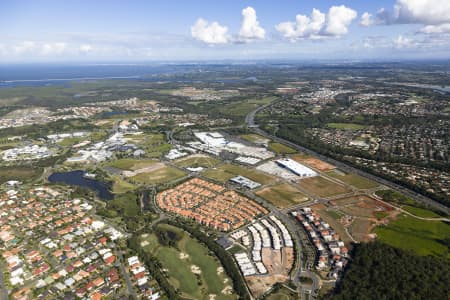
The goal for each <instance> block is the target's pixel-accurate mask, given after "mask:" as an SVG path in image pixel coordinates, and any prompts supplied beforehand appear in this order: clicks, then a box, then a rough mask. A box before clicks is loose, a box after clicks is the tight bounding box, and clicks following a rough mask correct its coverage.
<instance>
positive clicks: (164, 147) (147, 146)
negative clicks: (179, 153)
mask: <svg viewBox="0 0 450 300" xmlns="http://www.w3.org/2000/svg"><path fill="white" fill-rule="evenodd" d="M131 140H132V141H133V142H135V143H136V144H137V145H138V146H139V147H141V148H142V149H143V150H144V151H145V152H146V156H147V157H150V158H159V157H161V156H162V155H163V154H165V153H167V152H169V150H170V149H171V148H172V145H170V144H169V143H167V142H166V137H165V135H164V134H162V133H154V134H145V135H136V136H133V137H132V138H131Z"/></svg>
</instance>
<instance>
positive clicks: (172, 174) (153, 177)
mask: <svg viewBox="0 0 450 300" xmlns="http://www.w3.org/2000/svg"><path fill="white" fill-rule="evenodd" d="M185 175H186V173H185V172H183V171H181V170H178V169H176V168H174V167H164V168H161V169H158V170H156V171H152V172H148V173H140V174H137V175H135V176H133V177H130V181H131V182H132V183H133V182H136V183H140V184H161V183H166V182H171V181H173V180H176V179H180V178H182V177H183V176H185Z"/></svg>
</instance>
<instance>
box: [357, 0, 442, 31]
mask: <svg viewBox="0 0 450 300" xmlns="http://www.w3.org/2000/svg"><path fill="white" fill-rule="evenodd" d="M369 16H370V14H368V13H367V15H366V13H365V14H363V17H362V18H361V25H365V24H367V25H366V26H370V25H393V24H422V25H424V27H423V28H422V29H421V30H420V31H419V32H421V33H442V32H448V26H450V25H449V24H450V1H448V0H397V1H396V2H395V4H394V7H393V8H392V9H390V10H389V9H386V8H381V9H380V10H378V12H377V13H376V15H375V17H373V18H372V17H369ZM364 23H365V24H364Z"/></svg>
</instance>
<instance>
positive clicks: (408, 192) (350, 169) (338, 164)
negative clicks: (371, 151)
mask: <svg viewBox="0 0 450 300" xmlns="http://www.w3.org/2000/svg"><path fill="white" fill-rule="evenodd" d="M273 103H276V102H271V103H269V104H266V105H263V106H260V107H258V108H257V109H255V110H253V111H252V112H250V113H249V114H248V115H247V116H246V117H245V123H246V124H247V126H248V127H249V128H251V129H252V130H253V131H254V132H256V133H257V134H259V135H262V136H264V137H266V138H269V139H271V140H273V141H275V142H278V143H282V144H286V145H288V146H289V147H292V148H294V149H296V150H298V151H301V152H304V153H306V154H309V155H312V156H315V157H317V158H319V159H321V160H323V161H325V162H328V163H330V164H332V165H335V166H336V167H338V168H340V169H341V170H343V171H345V172H349V173H355V174H358V175H360V176H362V177H366V178H368V179H370V180H373V181H376V182H378V183H380V184H382V185H385V186H387V187H389V188H391V189H393V190H397V191H399V192H401V193H402V194H404V195H406V196H408V197H410V198H412V199H414V200H416V201H418V202H421V203H423V204H425V205H428V206H430V207H432V208H435V209H438V210H440V211H443V212H445V213H447V214H450V208H449V207H447V206H445V205H443V204H441V203H438V202H436V201H434V200H432V199H430V198H428V197H425V196H424V195H421V194H419V193H416V192H414V191H412V190H410V189H408V188H405V187H403V186H401V185H399V184H396V183H393V182H391V181H388V180H386V179H384V178H381V177H379V176H376V175H373V174H370V173H368V172H365V171H362V170H360V169H357V168H355V167H352V166H350V165H348V164H346V163H343V162H341V161H338V160H335V159H333V158H330V157H327V156H324V155H322V154H319V153H317V152H315V151H313V150H311V149H308V148H305V147H303V146H299V145H297V144H295V143H292V142H290V141H288V140H285V139H283V138H280V137H276V136H273V135H271V134H269V133H267V132H265V131H264V130H261V129H260V128H259V127H258V125H257V124H255V115H256V114H257V113H258V112H259V111H261V110H263V109H264V108H266V107H269V106H270V105H272V104H273Z"/></svg>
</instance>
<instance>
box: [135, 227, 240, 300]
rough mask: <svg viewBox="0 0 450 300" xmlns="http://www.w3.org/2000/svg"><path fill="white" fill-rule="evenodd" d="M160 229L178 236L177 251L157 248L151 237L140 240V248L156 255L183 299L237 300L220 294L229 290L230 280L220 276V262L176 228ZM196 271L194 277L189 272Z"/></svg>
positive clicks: (147, 236)
mask: <svg viewBox="0 0 450 300" xmlns="http://www.w3.org/2000/svg"><path fill="white" fill-rule="evenodd" d="M159 226H160V227H161V228H163V229H166V230H170V231H174V232H176V233H177V235H180V236H181V240H179V241H178V242H177V249H176V248H173V247H167V246H162V245H160V244H159V242H158V239H157V237H156V236H155V235H154V234H149V235H146V236H145V237H142V238H141V245H143V246H144V250H145V251H148V252H150V253H151V254H152V255H155V256H156V257H157V258H158V260H159V261H160V262H161V264H162V266H163V268H164V269H167V270H168V275H169V282H170V283H171V284H173V285H174V287H176V288H178V289H179V290H180V291H181V294H182V296H184V297H187V298H191V299H209V295H211V294H214V295H216V299H219V300H228V299H230V300H231V299H236V296H234V295H227V294H226V293H223V292H222V291H223V290H224V289H225V288H226V287H227V286H232V283H231V280H230V279H229V278H228V277H227V276H226V275H225V273H223V272H220V268H221V265H220V263H219V261H218V260H217V259H216V258H215V257H214V256H211V255H210V254H209V250H208V249H207V248H206V247H205V246H203V245H202V244H200V243H199V242H198V241H197V240H195V239H193V238H191V237H190V236H189V235H188V234H187V233H186V232H184V231H182V230H180V229H179V228H176V227H173V226H169V225H166V224H163V225H159ZM142 242H144V243H145V244H147V243H148V244H147V245H145V244H142ZM195 267H197V268H198V269H199V270H200V272H199V273H198V274H197V275H196V274H194V273H193V272H192V268H195Z"/></svg>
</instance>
